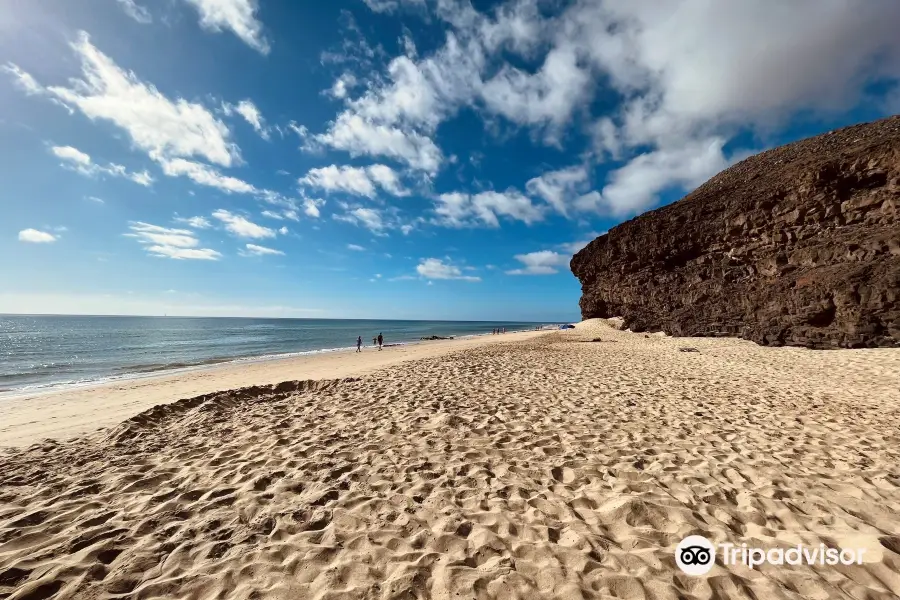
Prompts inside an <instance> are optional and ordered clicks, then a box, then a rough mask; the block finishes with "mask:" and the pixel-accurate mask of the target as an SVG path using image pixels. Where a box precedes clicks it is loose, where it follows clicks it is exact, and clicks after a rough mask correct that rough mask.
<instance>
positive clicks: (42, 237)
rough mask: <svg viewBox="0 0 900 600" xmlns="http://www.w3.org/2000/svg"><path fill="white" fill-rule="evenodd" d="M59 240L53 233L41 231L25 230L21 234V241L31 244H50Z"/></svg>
mask: <svg viewBox="0 0 900 600" xmlns="http://www.w3.org/2000/svg"><path fill="white" fill-rule="evenodd" d="M58 239H59V238H58V237H57V236H55V235H53V234H52V233H47V232H46V231H39V230H37V229H23V230H22V231H20V232H19V241H20V242H28V243H31V244H50V243H53V242H55V241H56V240H58Z"/></svg>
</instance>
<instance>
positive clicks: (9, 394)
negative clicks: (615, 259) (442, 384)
mask: <svg viewBox="0 0 900 600" xmlns="http://www.w3.org/2000/svg"><path fill="white" fill-rule="evenodd" d="M532 331H533V332H537V331H539V330H533V329H519V330H514V331H508V332H506V335H509V334H513V333H524V332H532ZM540 331H546V330H543V329H542V330H540ZM488 335H491V334H490V333H488V332H485V333H464V334H451V335H449V336H447V337H448V338H450V339H446V340H428V339H413V340H409V341H404V340H400V341H397V342H392V343H391V344H390V345H389V346H388V345H386V346H385V347H399V346H413V345H418V344H433V343H435V342H438V341H440V342H444V341H446V342H449V341H455V340H464V339H471V338H478V337H482V336H488ZM355 349H356V346H342V347H337V348H316V349H313V350H298V351H295V352H282V353H277V354H260V355H248V356H234V357H221V358H208V359H204V360H201V361H198V362H196V363H183V364H179V363H169V364H159V365H146V364H145V365H130V366H124V367H116V369H115V370H116V371H119V372H116V373H112V374H106V375H99V376H95V377H88V378H85V379H80V380H66V381H55V382H48V383H36V384H29V385H25V386H20V387H4V388H0V403H2V402H4V401H6V400H9V399H15V398H19V397H22V396H35V395H44V394H52V393H63V392H67V391H72V390H80V389H84V388H91V387H94V386H99V385H105V384H114V383H119V382H128V381H131V380H135V379H146V378H148V377H156V376H161V375H178V374H182V373H189V372H191V371H196V370H203V369H209V368H216V367H225V366H228V365H240V364H250V363H257V362H266V361H273V360H274V361H277V360H289V359H292V358H301V357H305V356H319V355H324V354H332V353H340V352H353V351H354V350H355ZM367 349H369V350H375V346H370V345H363V350H364V351H365V350H367ZM150 367H158V368H150Z"/></svg>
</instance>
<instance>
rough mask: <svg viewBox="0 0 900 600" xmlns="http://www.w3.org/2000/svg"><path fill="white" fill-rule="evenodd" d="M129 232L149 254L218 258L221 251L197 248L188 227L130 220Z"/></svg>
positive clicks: (174, 257)
mask: <svg viewBox="0 0 900 600" xmlns="http://www.w3.org/2000/svg"><path fill="white" fill-rule="evenodd" d="M128 228H129V229H130V230H131V233H126V234H125V236H126V237H130V238H134V239H136V240H137V241H138V243H140V244H141V245H143V246H144V248H145V250H146V251H147V253H148V254H150V255H151V256H157V257H161V258H172V259H176V260H219V258H220V257H221V256H222V254H221V253H219V252H217V251H215V250H211V249H209V248H198V246H199V245H200V240H198V239H197V238H196V236H195V235H194V232H192V231H191V230H189V229H172V228H168V227H160V226H159V225H151V224H150V223H144V222H141V221H136V222H132V223H131V224H130V225H129V227H128Z"/></svg>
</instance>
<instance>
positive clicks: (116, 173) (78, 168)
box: [50, 146, 154, 187]
mask: <svg viewBox="0 0 900 600" xmlns="http://www.w3.org/2000/svg"><path fill="white" fill-rule="evenodd" d="M50 151H51V152H53V154H54V155H55V156H56V157H57V158H59V159H60V160H62V161H63V162H62V163H61V164H62V166H63V167H65V168H66V169H70V170H72V171H75V172H77V173H80V174H82V175H85V176H87V177H94V176H96V175H111V176H113V177H124V178H125V179H130V180H131V181H133V182H135V183H137V184H138V185H142V186H144V187H148V186H150V185H151V184H152V183H153V181H154V180H153V177H151V176H150V173H149V172H147V171H146V170H145V171H141V172H129V171H128V170H127V169H126V168H125V167H124V166H122V165H117V164H115V163H109V164H108V165H106V166H102V165H98V164H95V163H94V162H93V161H92V160H91V157H90V155H89V154H86V153H84V152H82V151H81V150H79V149H77V148H73V147H72V146H53V147H52V148H50Z"/></svg>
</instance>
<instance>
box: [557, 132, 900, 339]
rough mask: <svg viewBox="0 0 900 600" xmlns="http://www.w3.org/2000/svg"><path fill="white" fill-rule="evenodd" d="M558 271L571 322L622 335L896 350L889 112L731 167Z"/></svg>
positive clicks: (897, 150)
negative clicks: (570, 286)
mask: <svg viewBox="0 0 900 600" xmlns="http://www.w3.org/2000/svg"><path fill="white" fill-rule="evenodd" d="M571 269H572V273H574V274H575V276H576V277H577V278H578V279H579V280H580V281H581V286H582V296H581V301H580V302H579V304H580V306H581V314H582V317H583V318H585V319H589V318H594V317H606V318H608V317H613V316H622V317H624V319H625V325H626V326H627V327H630V328H631V329H632V330H634V331H648V330H653V331H656V330H662V331H665V332H667V333H669V334H672V335H690V336H710V335H715V336H718V335H727V336H739V337H743V338H746V339H749V340H753V341H754V342H757V343H759V344H765V345H794V346H806V347H810V348H862V347H900V116H895V117H891V118H888V119H883V120H881V121H876V122H874V123H866V124H862V125H855V126H852V127H847V128H844V129H839V130H836V131H832V132H829V133H826V134H824V135H820V136H817V137H813V138H809V139H805V140H802V141H799V142H795V143H793V144H788V145H786V146H782V147H780V148H775V149H773V150H768V151H766V152H762V153H760V154H757V155H756V156H752V157H750V158H748V159H746V160H744V161H741V162H740V163H737V164H736V165H734V166H733V167H731V168H729V169H726V170H725V171H722V172H721V173H719V174H718V175H716V176H715V177H713V178H712V179H710V180H709V181H708V182H706V183H705V184H703V185H702V186H700V187H699V188H697V189H696V190H694V191H693V192H691V193H690V194H688V195H687V196H686V197H684V198H683V199H681V200H679V201H678V202H675V203H673V204H670V205H668V206H664V207H662V208H659V209H657V210H653V211H651V212H648V213H645V214H643V215H641V216H639V217H636V218H634V219H632V220H630V221H627V222H625V223H622V224H620V225H618V226H616V227H614V228H612V229H611V230H610V231H609V233H607V234H606V235H603V236H600V237H598V238H597V239H595V240H594V241H592V242H591V243H590V244H588V245H587V246H586V247H585V248H584V249H583V250H581V251H580V252H578V253H577V254H576V255H575V256H574V257H573V258H572V261H571Z"/></svg>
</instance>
